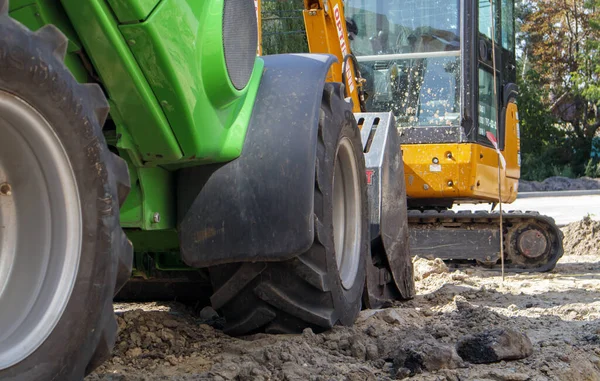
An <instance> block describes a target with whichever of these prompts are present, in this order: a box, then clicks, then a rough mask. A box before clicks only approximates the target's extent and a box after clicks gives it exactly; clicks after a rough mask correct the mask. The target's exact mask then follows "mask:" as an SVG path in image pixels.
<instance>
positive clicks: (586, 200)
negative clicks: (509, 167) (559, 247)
mask: <svg viewBox="0 0 600 381" xmlns="http://www.w3.org/2000/svg"><path fill="white" fill-rule="evenodd" d="M490 208H491V204H479V205H470V204H463V205H455V206H454V207H453V208H452V210H457V211H458V210H490ZM495 210H496V211H497V210H498V206H496V209H495ZM502 210H503V211H510V210H522V211H537V212H540V214H543V215H547V216H550V217H552V218H554V220H555V221H556V224H557V225H559V226H563V225H567V224H569V223H571V222H575V221H579V220H581V219H582V218H583V217H585V216H587V215H588V214H589V215H590V217H591V218H592V219H594V220H596V221H600V191H598V190H593V191H560V192H523V193H520V194H519V196H518V197H517V200H516V201H515V202H513V203H512V204H503V205H502Z"/></svg>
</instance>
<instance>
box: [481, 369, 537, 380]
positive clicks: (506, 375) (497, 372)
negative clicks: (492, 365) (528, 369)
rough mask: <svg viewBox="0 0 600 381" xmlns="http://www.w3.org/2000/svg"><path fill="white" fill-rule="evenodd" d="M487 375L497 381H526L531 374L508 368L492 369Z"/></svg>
mask: <svg viewBox="0 0 600 381" xmlns="http://www.w3.org/2000/svg"><path fill="white" fill-rule="evenodd" d="M488 377H490V378H491V379H493V380H498V381H528V380H530V379H531V376H530V375H528V374H526V373H519V372H516V371H515V370H509V369H494V370H492V371H490V373H489V374H488Z"/></svg>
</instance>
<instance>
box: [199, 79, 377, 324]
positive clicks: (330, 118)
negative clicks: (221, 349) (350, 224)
mask: <svg viewBox="0 0 600 381" xmlns="http://www.w3.org/2000/svg"><path fill="white" fill-rule="evenodd" d="M317 139H318V142H317V161H316V168H315V188H314V224H315V225H314V226H315V237H314V242H313V245H312V247H311V248H310V249H309V250H308V251H307V252H305V253H303V254H301V255H300V256H298V257H296V258H293V259H291V260H288V261H284V262H256V263H242V264H239V263H237V264H227V265H220V266H215V267H211V268H210V269H209V271H210V278H211V283H212V284H213V289H214V293H213V295H212V297H211V302H212V304H213V307H214V308H215V309H217V310H220V311H221V312H222V313H223V315H224V316H225V319H226V326H225V332H226V333H228V334H231V335H243V334H249V333H253V332H256V331H265V332H267V333H298V332H301V331H302V330H303V329H304V328H307V327H310V328H312V329H313V330H315V331H323V330H326V329H329V328H331V327H332V326H334V325H335V324H342V325H351V324H353V323H354V321H355V319H356V316H357V315H358V313H359V311H360V309H361V297H362V293H363V289H364V284H365V274H366V270H365V268H366V267H365V264H366V258H367V256H368V253H369V233H368V221H367V207H368V206H367V191H366V178H365V175H364V174H365V163H364V155H363V153H362V144H361V140H360V130H359V129H358V127H357V126H356V121H355V119H354V115H353V114H352V108H351V104H350V103H348V102H346V101H345V100H344V88H343V85H341V84H336V83H327V84H325V88H324V91H323V100H322V104H321V110H320V117H319V133H318V138H317ZM342 141H343V142H345V143H343V144H345V145H346V147H349V146H351V147H352V148H351V149H346V152H350V151H351V152H352V154H351V155H352V156H353V157H354V159H353V160H354V163H355V164H356V165H355V168H354V169H355V171H356V176H357V179H358V180H357V182H356V184H357V187H356V189H357V192H356V197H357V198H359V199H356V204H355V205H356V211H357V212H358V213H359V215H360V218H357V221H356V223H357V224H358V225H357V229H356V235H357V236H356V237H355V240H353V241H355V245H357V247H356V248H357V251H356V253H357V257H356V258H355V259H356V261H357V262H356V266H354V267H353V268H351V270H350V272H351V275H350V276H348V277H346V276H343V274H342V276H340V270H338V264H337V263H336V251H335V248H336V243H334V240H335V237H336V236H335V235H334V219H335V218H338V219H339V215H340V213H339V209H338V212H337V214H336V211H335V210H334V208H335V206H334V193H335V190H334V172H335V171H336V160H337V158H338V152H339V151H340V147H341V145H343V144H342ZM348 142H350V144H348ZM338 171H339V168H338ZM338 175H339V173H338ZM341 177H342V176H338V178H341ZM338 193H339V192H338ZM349 215H351V213H350V214H349ZM336 216H338V217H336ZM337 226H339V225H337ZM338 247H340V246H339V245H338ZM338 259H339V258H338ZM341 268H342V269H344V266H343V265H342V267H341ZM342 272H344V271H342ZM341 278H345V279H346V282H345V283H346V284H345V285H343V284H342V280H341Z"/></svg>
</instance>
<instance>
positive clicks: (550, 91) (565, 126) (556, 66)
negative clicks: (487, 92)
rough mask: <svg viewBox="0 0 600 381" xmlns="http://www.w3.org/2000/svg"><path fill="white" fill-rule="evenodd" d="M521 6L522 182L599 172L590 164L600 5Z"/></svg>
mask: <svg viewBox="0 0 600 381" xmlns="http://www.w3.org/2000/svg"><path fill="white" fill-rule="evenodd" d="M519 3H520V4H519ZM517 4H519V5H520V7H519V8H518V10H517V15H518V20H517V26H518V28H519V32H518V34H517V36H518V39H519V40H520V43H519V46H520V47H521V48H522V51H523V55H522V58H521V62H520V63H519V64H520V73H521V76H520V78H519V89H520V97H519V114H520V119H521V126H522V127H521V134H522V139H521V146H522V153H523V168H522V177H523V178H524V179H530V180H541V179H543V178H544V177H547V176H551V175H563V176H568V177H577V176H581V175H583V174H584V173H592V172H594V173H595V169H592V168H589V167H588V164H589V159H590V156H591V152H592V139H593V138H594V136H595V135H596V134H597V132H598V131H599V130H600V108H599V107H598V106H599V105H600V85H599V84H598V83H599V81H598V80H599V79H600V12H598V10H599V9H600V0H573V1H569V2H556V1H551V0H533V1H530V2H527V3H524V2H518V3H517Z"/></svg>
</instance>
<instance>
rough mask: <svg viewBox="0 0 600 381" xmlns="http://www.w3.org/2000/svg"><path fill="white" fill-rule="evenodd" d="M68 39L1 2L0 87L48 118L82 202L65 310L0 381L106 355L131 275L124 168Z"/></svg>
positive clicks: (72, 375)
mask: <svg viewBox="0 0 600 381" xmlns="http://www.w3.org/2000/svg"><path fill="white" fill-rule="evenodd" d="M67 43H68V41H67V39H66V37H65V36H64V35H63V34H62V33H61V32H60V31H59V30H58V29H57V28H56V27H54V26H51V25H48V26H45V27H43V28H41V29H40V30H38V31H37V32H35V33H34V32H32V31H30V30H28V29H27V28H25V27H24V26H22V25H21V24H19V23H18V22H16V21H15V20H13V19H11V18H10V16H9V15H8V0H0V91H1V92H3V94H5V96H6V94H12V95H14V97H17V98H19V99H20V100H22V101H24V102H26V103H27V104H28V105H29V106H31V107H32V108H33V109H35V111H36V112H37V113H39V115H41V116H42V117H43V118H44V119H45V120H46V121H47V122H48V125H49V126H50V127H51V130H52V131H53V132H54V134H56V137H57V138H58V139H57V141H59V142H60V145H62V148H63V149H64V152H65V153H66V157H67V158H68V162H69V163H70V166H71V168H72V174H73V178H74V181H75V182H74V183H75V184H76V186H77V189H78V194H79V204H80V206H81V207H80V215H81V223H80V226H81V229H80V231H81V250H80V252H79V265H78V267H77V268H76V269H77V270H76V275H74V279H75V283H74V286H73V289H72V292H71V295H70V297H69V299H68V301H67V304H66V307H65V309H64V311H63V312H62V315H60V319H59V320H58V322H57V323H56V326H55V327H54V329H52V331H51V332H50V333H49V336H48V337H47V338H46V340H45V341H43V343H42V344H41V345H40V346H39V347H37V349H35V350H34V351H33V352H32V353H30V354H29V355H28V356H27V357H25V358H24V359H22V360H21V361H19V362H17V363H16V364H14V365H12V366H9V367H7V368H4V369H0V379H2V380H29V381H34V380H67V381H69V380H82V379H83V377H84V376H85V375H87V374H88V373H90V372H91V371H92V370H93V369H94V368H96V367H97V366H98V365H100V364H101V363H102V362H103V361H104V360H106V359H107V358H108V357H109V356H110V351H111V350H112V347H113V345H114V342H115V336H116V331H117V326H116V321H115V317H114V312H113V306H112V298H113V296H114V294H115V293H116V292H117V291H118V290H119V288H120V287H121V286H122V285H123V284H124V283H125V281H126V280H127V279H128V278H129V276H130V273H131V264H132V255H133V249H132V246H131V243H130V242H129V240H128V239H127V237H126V236H125V233H124V232H123V230H122V229H121V227H120V225H119V207H120V205H121V204H122V202H123V201H124V200H125V198H126V196H127V193H128V192H129V173H128V169H127V165H126V163H125V162H124V161H123V160H122V159H121V158H119V157H117V156H116V155H114V154H112V153H111V152H110V151H109V149H108V146H107V144H106V141H105V139H104V136H103V134H102V125H103V124H104V121H105V119H106V117H107V115H108V103H107V101H106V98H105V96H104V94H103V92H102V90H101V88H100V87H99V86H98V85H96V84H93V85H92V84H79V83H78V82H77V81H76V80H75V78H74V77H73V76H72V75H71V73H70V72H69V70H68V69H67V68H66V66H65V65H64V63H63V61H64V57H65V54H66V50H67ZM0 124H1V123H0ZM6 131H8V130H6ZM2 135H3V131H2V130H0V139H1V136H2ZM22 254H25V253H22ZM28 275H29V274H26V273H24V274H19V276H22V277H27V276H28ZM29 276H30V275H29ZM5 308H7V307H6V306H0V309H5ZM0 336H1V335H0ZM0 344H1V341H0Z"/></svg>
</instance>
